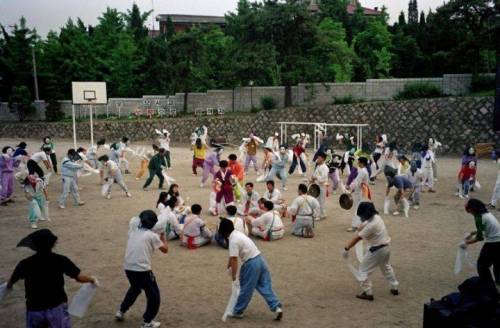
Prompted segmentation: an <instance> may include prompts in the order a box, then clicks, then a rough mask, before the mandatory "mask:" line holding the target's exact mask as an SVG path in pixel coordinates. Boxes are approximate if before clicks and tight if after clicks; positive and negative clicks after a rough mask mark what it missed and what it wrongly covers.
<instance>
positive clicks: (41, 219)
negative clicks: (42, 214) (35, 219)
mask: <svg viewBox="0 0 500 328" xmlns="http://www.w3.org/2000/svg"><path fill="white" fill-rule="evenodd" d="M39 220H40V221H47V219H46V218H40V219H39ZM49 221H50V220H49Z"/></svg>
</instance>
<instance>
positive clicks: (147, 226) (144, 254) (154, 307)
mask: <svg viewBox="0 0 500 328" xmlns="http://www.w3.org/2000/svg"><path fill="white" fill-rule="evenodd" d="M157 222H158V218H157V217H156V214H155V212H153V211H151V210H147V211H143V212H142V213H141V214H140V215H139V217H134V218H132V220H130V224H129V231H128V242H127V250H126V252H125V264H124V269H125V274H126V276H127V279H128V281H129V283H130V288H129V290H128V291H127V294H126V295H125V298H124V299H123V302H122V304H121V305H120V309H119V310H118V312H116V315H115V318H116V320H117V321H123V320H124V319H125V313H126V312H127V311H128V310H129V309H130V307H131V306H132V305H133V304H134V303H135V301H136V299H137V297H138V296H139V295H140V294H141V292H142V291H143V290H144V293H145V294H146V300H147V303H146V311H145V312H144V315H143V317H142V318H143V323H142V325H141V328H158V327H159V326H160V323H159V322H156V321H153V319H154V318H155V317H156V315H157V314H158V310H159V309H160V289H159V288H158V284H157V283H156V278H155V276H154V274H153V271H152V270H151V256H152V255H153V252H154V251H155V250H157V249H158V250H160V251H161V252H162V253H164V254H166V253H168V245H167V240H166V238H165V234H163V233H162V234H161V235H158V234H157V233H155V232H154V231H153V230H152V229H153V228H154V226H155V225H156V223H157Z"/></svg>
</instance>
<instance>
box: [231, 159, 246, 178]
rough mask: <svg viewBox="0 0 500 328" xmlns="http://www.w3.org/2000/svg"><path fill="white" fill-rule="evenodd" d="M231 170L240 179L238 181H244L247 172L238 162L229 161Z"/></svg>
mask: <svg viewBox="0 0 500 328" xmlns="http://www.w3.org/2000/svg"><path fill="white" fill-rule="evenodd" d="M229 169H230V170H231V172H233V175H234V176H235V177H236V179H238V181H243V179H244V178H245V170H244V169H243V166H242V165H241V164H240V162H238V161H234V162H233V161H229Z"/></svg>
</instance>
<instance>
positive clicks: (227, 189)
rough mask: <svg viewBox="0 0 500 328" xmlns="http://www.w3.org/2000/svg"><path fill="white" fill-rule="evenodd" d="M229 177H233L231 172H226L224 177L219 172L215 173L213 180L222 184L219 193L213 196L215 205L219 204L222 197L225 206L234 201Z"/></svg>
mask: <svg viewBox="0 0 500 328" xmlns="http://www.w3.org/2000/svg"><path fill="white" fill-rule="evenodd" d="M231 175H233V173H232V172H231V170H226V174H225V175H224V176H222V172H221V171H218V172H217V173H215V177H214V179H216V180H219V181H221V182H222V186H221V188H220V191H219V192H218V193H217V195H216V196H215V201H216V202H217V204H219V203H220V202H221V200H222V197H224V202H225V203H226V205H228V204H230V203H232V202H233V201H234V196H233V186H232V184H231Z"/></svg>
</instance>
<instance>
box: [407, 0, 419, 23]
mask: <svg viewBox="0 0 500 328" xmlns="http://www.w3.org/2000/svg"><path fill="white" fill-rule="evenodd" d="M408 24H409V25H416V24H418V3H417V0H410V2H409V3H408Z"/></svg>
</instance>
